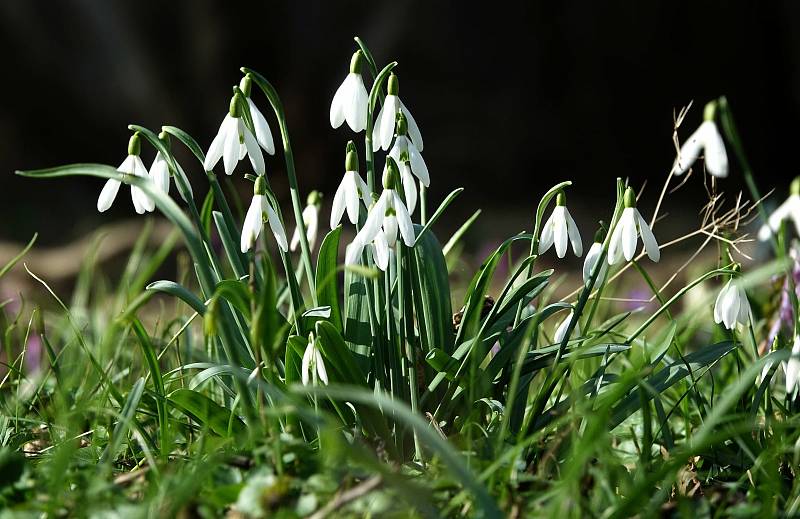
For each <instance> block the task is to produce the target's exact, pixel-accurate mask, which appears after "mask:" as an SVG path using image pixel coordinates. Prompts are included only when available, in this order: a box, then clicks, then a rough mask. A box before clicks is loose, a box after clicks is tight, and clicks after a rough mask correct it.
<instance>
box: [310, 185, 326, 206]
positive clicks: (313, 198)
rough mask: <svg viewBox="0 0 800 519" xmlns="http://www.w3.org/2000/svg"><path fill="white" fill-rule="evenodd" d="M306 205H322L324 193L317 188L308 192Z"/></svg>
mask: <svg viewBox="0 0 800 519" xmlns="http://www.w3.org/2000/svg"><path fill="white" fill-rule="evenodd" d="M306 205H316V206H320V205H322V193H320V192H319V191H317V190H316V189H315V190H314V191H312V192H310V193H309V194H308V198H307V199H306Z"/></svg>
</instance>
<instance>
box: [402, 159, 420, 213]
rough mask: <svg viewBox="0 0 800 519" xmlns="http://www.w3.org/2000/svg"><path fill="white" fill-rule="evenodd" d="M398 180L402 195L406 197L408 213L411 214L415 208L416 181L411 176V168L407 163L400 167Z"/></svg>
mask: <svg viewBox="0 0 800 519" xmlns="http://www.w3.org/2000/svg"><path fill="white" fill-rule="evenodd" d="M400 178H401V180H402V182H403V194H404V195H405V197H406V204H407V206H408V212H409V213H413V212H414V209H415V208H416V207H417V181H416V180H414V176H413V175H412V174H411V166H409V165H408V163H407V162H403V164H402V165H401V166H400Z"/></svg>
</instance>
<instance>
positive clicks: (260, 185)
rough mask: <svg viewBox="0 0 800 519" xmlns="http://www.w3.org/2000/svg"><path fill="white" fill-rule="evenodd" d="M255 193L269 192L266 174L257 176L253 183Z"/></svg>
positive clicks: (263, 193)
mask: <svg viewBox="0 0 800 519" xmlns="http://www.w3.org/2000/svg"><path fill="white" fill-rule="evenodd" d="M253 194H254V195H262V196H263V195H266V194H267V179H266V178H264V175H259V176H258V177H257V178H256V183H255V184H253Z"/></svg>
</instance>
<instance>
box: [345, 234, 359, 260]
mask: <svg viewBox="0 0 800 519" xmlns="http://www.w3.org/2000/svg"><path fill="white" fill-rule="evenodd" d="M363 252H364V242H363V240H362V239H361V238H360V233H359V234H358V235H356V238H355V239H354V240H353V242H352V243H351V244H350V245H348V246H347V248H346V249H345V255H344V258H345V259H344V263H345V265H356V264H358V262H359V261H360V260H361V254H362V253H363Z"/></svg>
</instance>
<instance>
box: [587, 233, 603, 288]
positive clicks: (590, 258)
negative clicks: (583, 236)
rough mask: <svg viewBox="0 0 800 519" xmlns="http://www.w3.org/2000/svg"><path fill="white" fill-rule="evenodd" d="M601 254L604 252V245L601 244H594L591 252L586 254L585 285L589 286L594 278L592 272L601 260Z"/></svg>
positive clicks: (590, 248) (590, 249)
mask: <svg viewBox="0 0 800 519" xmlns="http://www.w3.org/2000/svg"><path fill="white" fill-rule="evenodd" d="M601 252H603V244H601V243H597V242H594V243H592V246H591V247H589V252H587V253H586V258H584V260H583V283H584V284H587V285H588V284H589V280H590V279H591V278H592V270H594V266H595V265H596V264H597V260H598V259H600V253H601Z"/></svg>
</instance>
